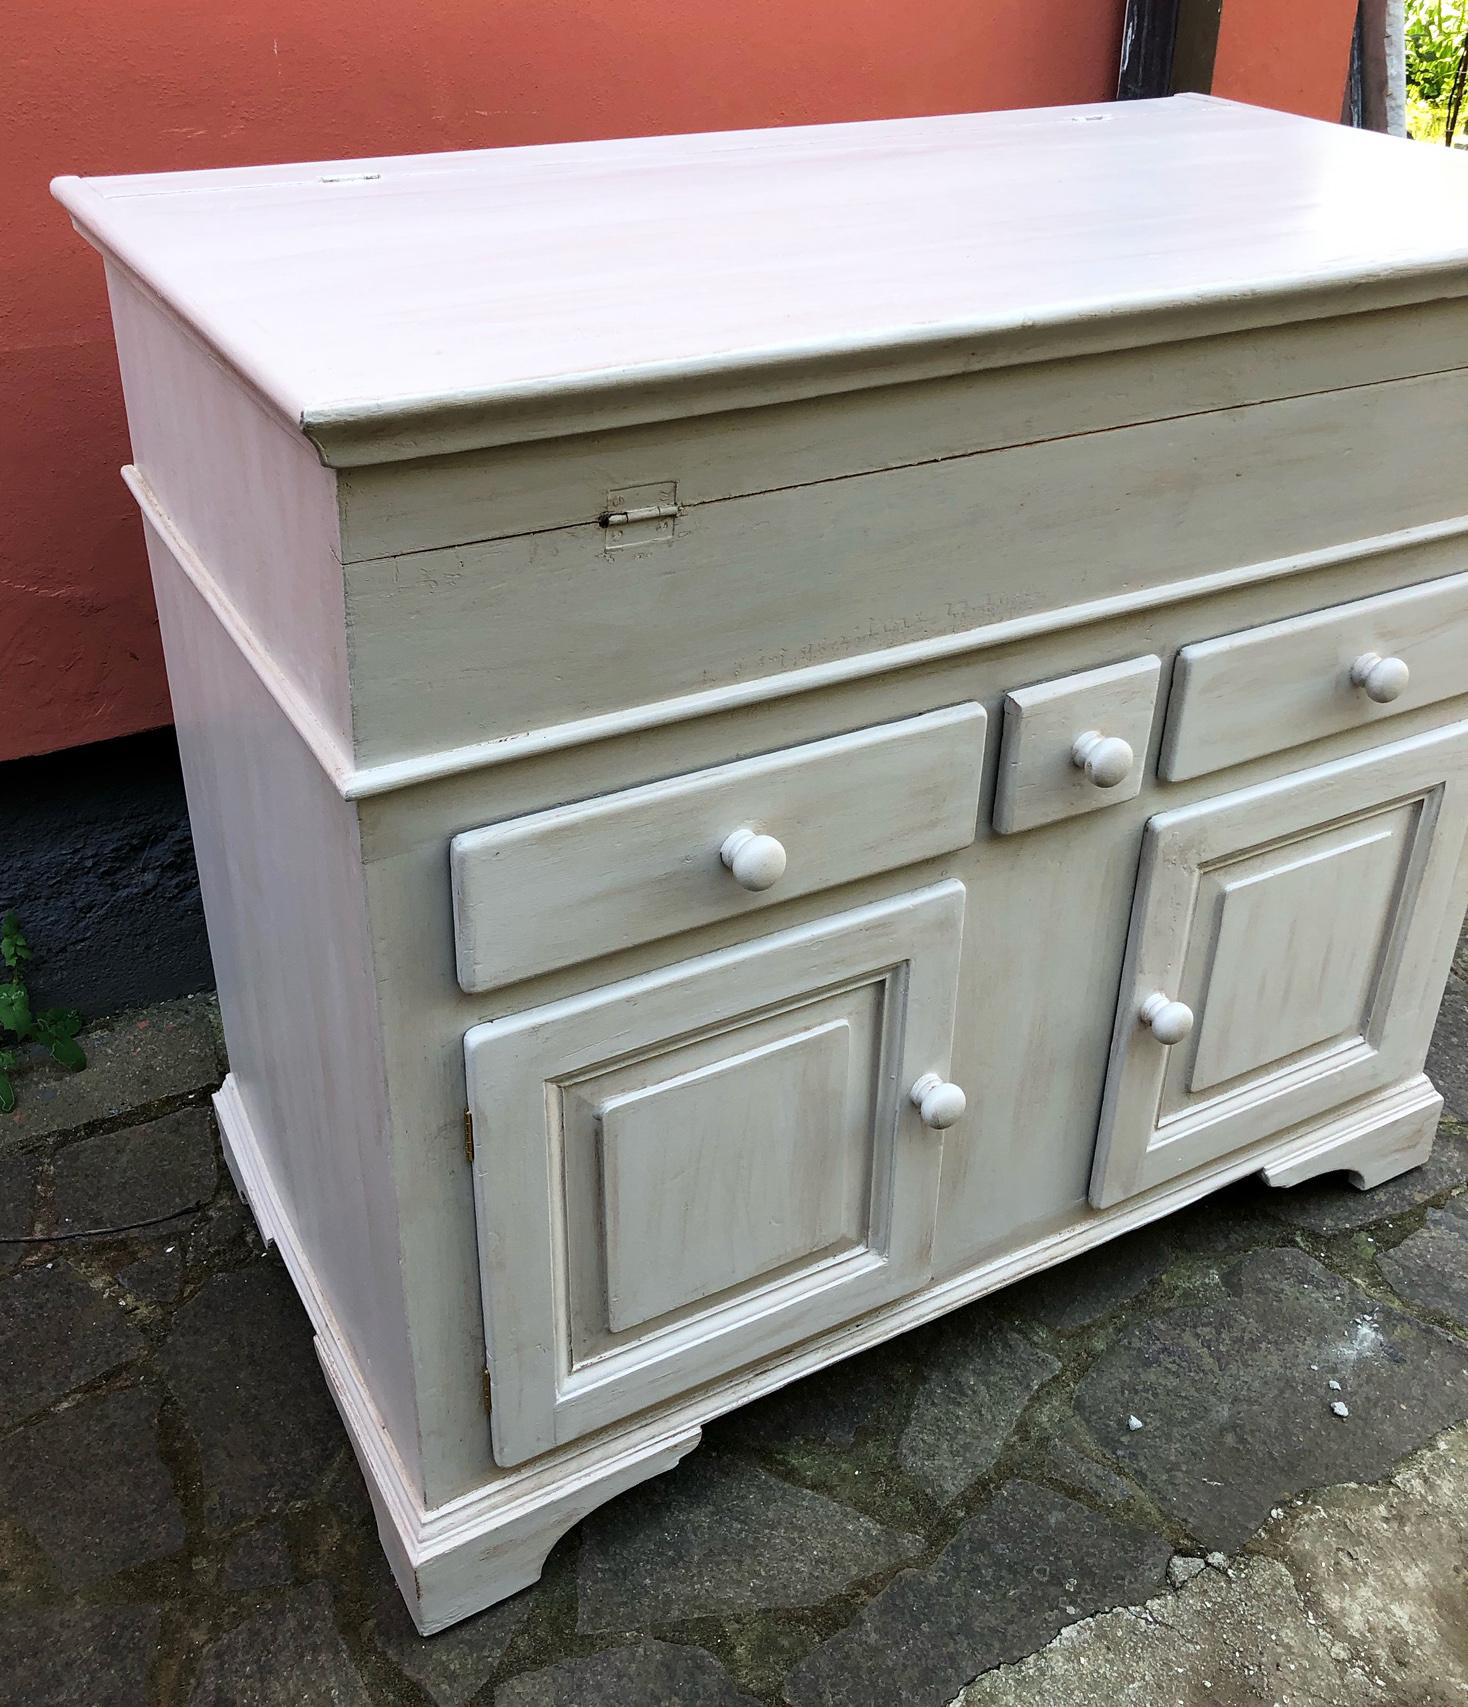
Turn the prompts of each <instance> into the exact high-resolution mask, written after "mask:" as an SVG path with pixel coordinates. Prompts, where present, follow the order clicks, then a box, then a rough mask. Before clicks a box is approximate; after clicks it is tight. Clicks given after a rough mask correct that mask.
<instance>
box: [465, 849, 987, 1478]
mask: <svg viewBox="0 0 1468 1707" xmlns="http://www.w3.org/2000/svg"><path fill="white" fill-rule="evenodd" d="M963 912H964V891H963V886H962V884H959V883H956V882H948V883H942V884H937V885H934V886H933V887H931V888H929V889H925V890H921V891H918V892H916V893H914V894H908V895H902V896H899V897H897V898H895V899H893V900H891V901H885V902H881V903H878V904H876V905H874V906H871V907H863V908H857V909H854V910H852V911H850V912H847V913H842V914H838V915H836V916H835V917H833V918H829V919H823V920H820V921H817V922H816V923H813V924H807V925H802V926H799V927H797V928H795V929H792V930H789V931H784V932H781V933H778V934H776V935H774V936H769V937H762V938H757V939H756V940H755V941H753V942H750V943H744V944H741V945H740V946H739V947H737V948H733V949H724V950H721V951H719V952H717V953H714V954H709V955H705V956H703V957H701V958H699V959H696V960H692V961H685V962H683V963H682V964H680V965H677V966H672V967H668V968H665V969H663V970H661V971H658V972H655V973H649V974H645V975H643V976H641V977H638V978H633V979H629V980H627V981H625V982H623V983H618V984H613V985H610V986H606V987H604V988H602V989H598V990H593V991H590V992H589V993H587V994H586V995H583V996H577V997H572V998H570V999H568V1000H566V1001H561V1002H555V1003H550V1004H548V1005H546V1006H544V1007H540V1008H535V1009H531V1010H528V1011H527V1012H524V1013H521V1014H515V1015H512V1016H510V1017H508V1018H506V1019H503V1020H496V1021H492V1022H490V1023H488V1024H485V1025H480V1026H476V1027H474V1029H473V1030H471V1031H470V1032H469V1033H468V1035H467V1037H466V1039H465V1061H466V1067H467V1072H468V1086H469V1097H470V1102H471V1106H472V1108H473V1109H474V1111H475V1114H476V1125H477V1130H478V1132H479V1134H480V1137H479V1138H477V1139H476V1143H475V1147H474V1190H475V1213H476V1218H477V1222H478V1228H479V1248H480V1265H481V1277H482V1285H483V1301H484V1317H485V1326H486V1332H487V1336H488V1347H487V1350H488V1358H489V1366H490V1370H491V1374H492V1379H493V1383H494V1386H493V1395H494V1396H493V1400H492V1406H491V1419H492V1421H491V1426H492V1430H493V1436H494V1449H495V1456H496V1458H497V1459H498V1461H499V1462H500V1463H502V1464H518V1463H521V1462H523V1461H524V1460H525V1459H527V1458H531V1457H534V1456H536V1455H537V1454H538V1453H541V1452H544V1451H547V1450H548V1449H549V1448H551V1447H553V1446H557V1445H560V1444H562V1443H564V1442H565V1441H568V1440H574V1439H576V1438H578V1437H579V1436H581V1435H584V1434H587V1433H590V1432H591V1431H592V1430H594V1429H597V1428H601V1427H604V1426H605V1425H606V1424H608V1423H611V1422H614V1421H616V1420H617V1419H618V1418H620V1417H623V1416H628V1415H631V1414H632V1413H634V1412H636V1411H639V1410H642V1409H644V1408H645V1407H646V1406H648V1405H651V1404H655V1403H657V1402H659V1401H660V1400H662V1399H665V1398H669V1397H672V1396H675V1395H676V1394H678V1393H680V1392H686V1391H688V1390H689V1389H691V1388H694V1387H696V1386H698V1385H700V1384H701V1383H702V1382H705V1381H708V1380H710V1379H712V1378H714V1377H716V1376H718V1375H721V1374H724V1373H726V1372H727V1371H728V1370H730V1369H734V1368H737V1367H739V1366H740V1365H742V1364H745V1363H748V1362H750V1361H751V1360H752V1359H754V1358H757V1357H761V1356H764V1355H767V1354H769V1353H771V1352H775V1351H778V1350H780V1349H782V1348H783V1347H785V1346H788V1345H791V1344H794V1343H795V1342H797V1341H798V1340H800V1339H803V1338H807V1337H809V1336H810V1335H811V1334H813V1333H819V1332H821V1331H822V1330H823V1329H826V1328H829V1327H833V1326H836V1325H838V1324H839V1323H841V1322H843V1321H846V1320H849V1319H851V1318H852V1317H855V1316H857V1315H859V1314H861V1313H862V1312H863V1311H865V1310H868V1309H871V1308H873V1307H874V1306H876V1305H878V1304H880V1303H884V1302H887V1301H889V1300H891V1299H893V1298H897V1297H901V1296H902V1295H904V1294H905V1293H907V1292H910V1291H912V1290H914V1289H916V1288H917V1287H918V1286H920V1285H922V1284H923V1282H924V1281H925V1280H926V1279H927V1277H928V1274H929V1269H930V1258H931V1246H932V1236H933V1223H934V1216H935V1212H936V1205H937V1193H938V1177H939V1165H940V1159H941V1154H942V1148H943V1143H944V1137H945V1134H944V1132H943V1131H942V1130H941V1129H943V1128H947V1127H950V1126H951V1127H953V1132H952V1134H951V1136H952V1138H953V1140H954V1141H956V1142H962V1141H963V1139H964V1136H965V1131H964V1125H965V1123H964V1118H963V1116H964V1110H963V1098H962V1096H961V1095H959V1094H958V1093H957V1092H956V1090H955V1088H954V1087H953V1086H951V1085H949V1084H948V1083H946V1079H947V1074H948V1071H949V1055H950V1051H951V1048H952V1041H953V1024H954V1008H955V1003H956V1000H957V987H958V962H959V949H960V943H961V938H962V931H963ZM915 1087H916V1091H917V1095H916V1097H915V1096H914V1089H915ZM935 1128H938V1129H939V1130H935Z"/></svg>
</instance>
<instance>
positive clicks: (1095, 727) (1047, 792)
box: [994, 656, 1162, 835]
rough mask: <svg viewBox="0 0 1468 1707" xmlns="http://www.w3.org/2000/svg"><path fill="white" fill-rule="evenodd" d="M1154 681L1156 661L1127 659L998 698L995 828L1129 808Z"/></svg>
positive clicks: (1138, 778) (1137, 783)
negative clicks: (1000, 734)
mask: <svg viewBox="0 0 1468 1707" xmlns="http://www.w3.org/2000/svg"><path fill="white" fill-rule="evenodd" d="M1161 674H1162V661H1161V659H1159V658H1156V657H1153V656H1148V657H1146V658H1132V659H1129V660H1128V661H1127V662H1126V663H1122V664H1108V665H1107V666H1106V668H1105V669H1101V670H1086V671H1084V672H1083V673H1082V674H1080V675H1078V676H1062V677H1061V678H1060V679H1059V680H1058V681H1053V682H1040V683H1037V684H1036V685H1035V686H1033V687H1024V688H1015V689H1013V690H1011V691H1010V692H1009V693H1007V694H1005V696H1004V744H1003V747H1002V748H1001V749H1000V753H999V782H998V786H997V789H996V792H995V796H994V828H995V829H996V830H998V831H1000V832H1001V833H1002V834H1006V835H1010V834H1013V833H1014V832H1016V831H1018V830H1033V829H1035V828H1036V827H1037V826H1038V825H1040V824H1053V823H1055V822H1056V821H1057V820H1058V819H1062V818H1074V817H1076V816H1077V815H1078V814H1081V813H1084V812H1095V811H1097V810H1099V809H1100V808H1101V807H1103V806H1117V805H1120V804H1121V803H1122V802H1123V801H1126V800H1135V799H1136V797H1137V795H1138V794H1140V793H1141V789H1142V773H1143V767H1144V765H1145V763H1146V757H1147V751H1148V747H1149V745H1150V742H1151V736H1152V714H1153V712H1154V710H1155V709H1156V705H1157V683H1158V679H1159V677H1160V676H1161ZM1098 765H1099V767H1100V768H1099V771H1098Z"/></svg>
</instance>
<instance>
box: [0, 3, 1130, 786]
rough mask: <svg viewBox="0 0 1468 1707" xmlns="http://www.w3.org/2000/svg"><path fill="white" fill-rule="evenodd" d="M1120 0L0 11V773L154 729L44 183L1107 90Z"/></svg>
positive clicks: (126, 516)
mask: <svg viewBox="0 0 1468 1707" xmlns="http://www.w3.org/2000/svg"><path fill="white" fill-rule="evenodd" d="M1120 30H1121V0H926V3H921V4H918V5H912V4H903V3H900V0H839V3H838V0H779V3H778V4H777V3H775V0H496V3H495V4H493V5H486V4H483V3H482V0H474V3H470V0H419V3H416V4H415V3H414V0H291V3H290V4H289V5H287V4H282V3H281V0H276V4H274V5H268V4H263V3H261V0H233V3H231V4H220V3H219V0H127V3H126V4H124V3H121V0H68V3H67V4H65V5H59V4H57V3H56V0H11V4H10V5H9V6H8V7H7V8H6V21H5V31H4V34H5V49H4V53H3V54H0V160H3V161H4V163H5V165H4V171H3V174H0V180H3V186H4V187H3V195H4V201H5V205H4V207H3V210H0V211H3V214H4V217H3V219H0V432H3V434H4V439H3V442H0V467H3V468H4V470H5V502H4V503H3V504H0V759H5V758H11V757H15V756H18V755H22V754H31V753H40V752H45V751H48V750H51V749H54V748H57V747H63V746H68V745H72V744H74V743H78V742H82V741H96V740H101V739H103V738H105V737H109V736H114V735H120V734H124V733H127V732H129V731H134V730H140V729H146V728H151V727H153V726H156V725H158V724H160V723H163V722H165V721H167V718H168V700H167V693H166V689H165V686H164V680H163V670H162V663H161V660H160V657H159V652H158V642H157V634H156V630H155V627H154V622H153V615H152V597H151V593H150V591H149V589H148V584H147V574H146V569H145V566H144V562H143V553H142V545H141V540H140V536H139V531H138V525H137V522H136V520H135V518H134V516H133V514H132V511H131V507H130V503H129V501H128V499H127V497H126V494H125V493H124V491H123V489H122V485H121V483H120V482H119V480H118V478H117V470H118V468H119V466H120V465H121V464H122V463H123V462H125V461H126V460H127V438H126V431H125V427H124V423H123V415H122V406H121V401H120V398H119V395H118V388H117V377H116V369H115V366H114V362H113V357H112V349H111V341H110V337H109V333H108V325H107V313H106V303H105V299H104V295H103V290H102V280H101V267H100V265H99V263H98V261H97V258H96V257H95V255H93V254H92V252H91V251H90V250H89V249H87V248H86V246H85V245H84V244H82V242H81V241H80V239H78V238H77V237H76V236H75V235H74V234H73V233H72V231H71V230H70V228H69V226H68V223H67V220H66V218H65V215H64V214H63V213H62V212H61V210H60V209H59V208H58V207H57V206H56V205H55V203H54V202H52V201H51V200H50V199H49V197H48V195H47V192H46V185H47V182H48V180H49V179H50V178H51V177H52V176H54V175H55V174H56V173H58V172H80V173H97V172H137V171H160V170H165V169H168V168H174V167H200V166H225V165H240V164H246V163H253V162H258V161H280V160H300V159H322V158H328V159H329V158H333V157H338V156H349V155H353V154H369V153H392V152H399V151H402V152H414V151H419V150H426V149H436V148H478V147H488V146H496V145H501V144H509V143H520V142H545V141H554V140H564V139H571V138H582V137H598V136H617V135H635V134H646V133H649V132H655V131H677V130H713V129H727V128H730V127H736V126H742V125H764V124H794V123H802V122H819V121H827V120H839V119H857V118H875V117H885V116H896V115H902V114H911V113H929V112H952V111H958V110H964V109H974V108H985V107H1007V106H1024V105H1032V104H1045V103H1053V102H1063V101H1076V100H1091V99H1096V98H1100V97H1105V96H1108V95H1109V94H1110V93H1111V92H1112V91H1113V89H1114V87H1115V77H1116V57H1117V48H1118V43H1119V40H1120Z"/></svg>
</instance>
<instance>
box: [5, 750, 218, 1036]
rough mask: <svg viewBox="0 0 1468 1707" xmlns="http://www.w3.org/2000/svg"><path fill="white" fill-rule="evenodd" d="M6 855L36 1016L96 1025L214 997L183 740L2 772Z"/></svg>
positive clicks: (73, 755) (8, 893)
mask: <svg viewBox="0 0 1468 1707" xmlns="http://www.w3.org/2000/svg"><path fill="white" fill-rule="evenodd" d="M0 843H3V847H4V854H3V858H0V913H3V912H5V911H7V910H9V909H11V908H13V909H14V910H15V911H16V912H17V913H18V914H19V915H20V919H21V923H22V924H23V926H24V928H25V932H26V935H27V937H29V939H30V942H31V946H32V947H33V949H34V950H35V962H34V965H35V973H34V977H33V980H32V982H33V985H34V994H35V997H36V1000H37V1003H38V1004H46V1003H53V1002H54V1003H62V1004H64V1005H65V1006H67V1007H74V1008H80V1009H82V1011H83V1012H84V1013H85V1014H86V1015H87V1016H88V1018H89V1019H90V1018H95V1017H99V1016H101V1015H104V1014H110V1013H116V1012H118V1011H119V1010H120V1009H122V1008H128V1007H135V1006H137V1005H139V1004H141V1003H144V1002H156V1001H162V1000H165V999H166V998H168V997H172V996H184V995H191V994H193V993H194V992H195V991H198V990H208V989H212V988H213V984H214V972H213V968H212V966H211V964H210V960H209V944H208V941H207V939H206V938H205V935H204V914H203V909H202V906H201V904H200V900H199V877H198V872H197V871H196V870H195V867H194V849H193V844H192V843H191V842H190V840H189V823H188V812H187V808H186V806H185V803H184V791H183V779H182V777H181V776H180V774H179V766H178V747H177V745H176V743H175V741H174V737H173V731H172V730H171V729H157V730H152V731H150V732H149V733H147V734H143V735H129V736H125V737H123V738H122V739H121V740H117V741H102V742H98V743H97V744H96V745H94V746H90V747H80V748H75V749H73V750H72V751H70V752H66V753H57V754H51V755H49V756H47V757H44V758H37V759H16V760H13V761H12V762H11V763H9V764H6V765H0Z"/></svg>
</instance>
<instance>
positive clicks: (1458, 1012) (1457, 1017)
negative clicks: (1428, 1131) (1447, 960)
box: [1426, 973, 1468, 1120]
mask: <svg viewBox="0 0 1468 1707" xmlns="http://www.w3.org/2000/svg"><path fill="white" fill-rule="evenodd" d="M1426 1070H1427V1076H1428V1078H1429V1079H1431V1080H1432V1082H1433V1084H1435V1085H1436V1086H1437V1088H1438V1089H1439V1090H1440V1091H1441V1092H1442V1098H1443V1107H1444V1110H1445V1112H1446V1113H1448V1114H1449V1115H1451V1116H1452V1118H1453V1119H1454V1120H1468V978H1460V977H1459V976H1458V975H1457V973H1453V974H1451V975H1450V976H1449V978H1448V984H1447V988H1446V989H1445V990H1444V991H1443V1000H1442V1006H1441V1007H1440V1008H1439V1009H1438V1014H1437V1024H1436V1026H1435V1027H1434V1028H1433V1033H1432V1042H1431V1044H1430V1045H1429V1047H1428V1050H1427V1069H1426Z"/></svg>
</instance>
